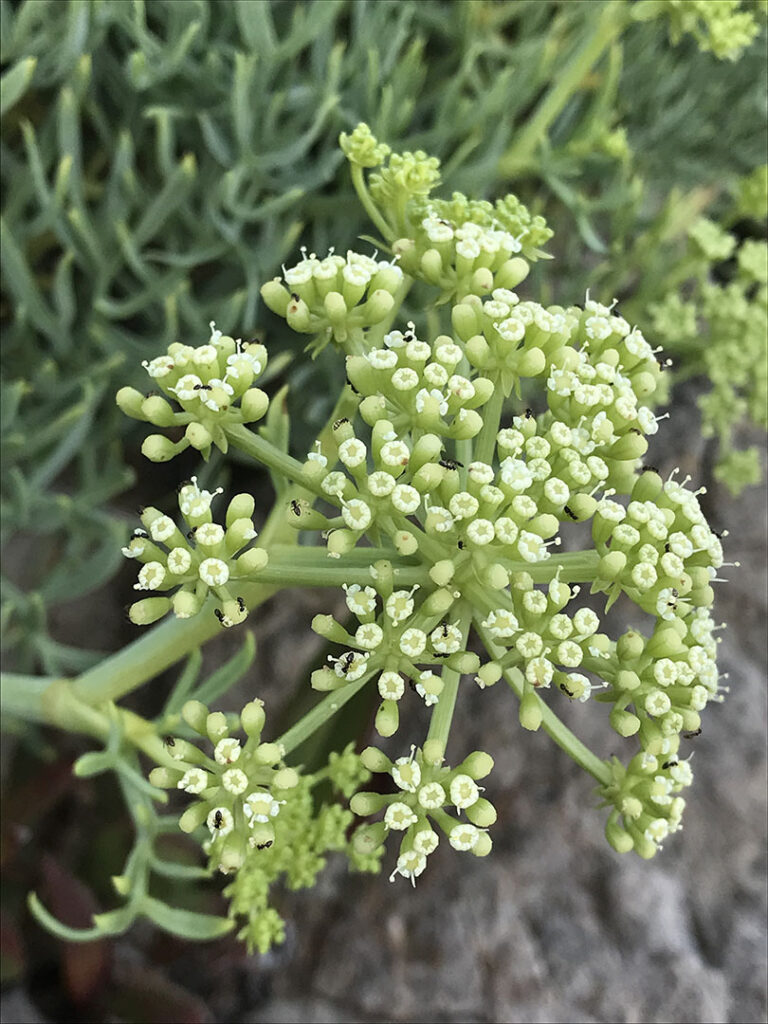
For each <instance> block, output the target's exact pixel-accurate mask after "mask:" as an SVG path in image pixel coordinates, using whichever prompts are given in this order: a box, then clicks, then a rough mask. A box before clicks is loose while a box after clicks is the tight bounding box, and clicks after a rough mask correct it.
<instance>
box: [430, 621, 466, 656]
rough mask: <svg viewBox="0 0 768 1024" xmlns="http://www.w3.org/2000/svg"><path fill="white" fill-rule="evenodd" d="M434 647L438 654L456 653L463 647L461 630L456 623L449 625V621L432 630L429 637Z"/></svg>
mask: <svg viewBox="0 0 768 1024" xmlns="http://www.w3.org/2000/svg"><path fill="white" fill-rule="evenodd" d="M429 639H430V641H431V643H432V649H433V650H434V651H437V652H438V654H455V653H456V651H458V650H460V649H461V641H462V638H461V630H460V629H459V627H458V626H457V625H456V624H451V625H449V624H448V623H447V622H445V623H443V625H442V626H437V627H436V628H435V629H433V630H432V633H431V634H430V637H429Z"/></svg>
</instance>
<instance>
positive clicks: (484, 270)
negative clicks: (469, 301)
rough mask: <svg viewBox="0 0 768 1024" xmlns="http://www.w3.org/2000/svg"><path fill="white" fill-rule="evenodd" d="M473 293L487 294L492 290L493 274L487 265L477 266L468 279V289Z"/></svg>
mask: <svg viewBox="0 0 768 1024" xmlns="http://www.w3.org/2000/svg"><path fill="white" fill-rule="evenodd" d="M468 290H469V291H470V292H472V294H473V295H488V294H489V293H490V292H492V291H493V274H492V273H491V271H490V270H489V269H488V267H478V268H477V270H475V271H474V272H473V274H472V277H471V278H470V279H469V289H468Z"/></svg>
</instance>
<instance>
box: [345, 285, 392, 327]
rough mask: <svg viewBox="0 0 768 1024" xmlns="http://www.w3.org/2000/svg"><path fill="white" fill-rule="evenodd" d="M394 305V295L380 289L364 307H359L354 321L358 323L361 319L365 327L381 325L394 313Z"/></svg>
mask: <svg viewBox="0 0 768 1024" xmlns="http://www.w3.org/2000/svg"><path fill="white" fill-rule="evenodd" d="M394 305H395V300H394V298H393V297H392V295H391V294H390V293H389V292H386V291H384V289H383V288H378V289H377V290H376V291H375V292H374V293H373V294H372V295H371V296H370V298H369V299H368V301H367V302H366V303H365V304H364V305H362V306H358V307H357V309H356V310H355V312H354V317H353V319H355V321H357V319H358V317H359V319H360V320H361V323H362V324H363V325H364V326H368V325H373V324H378V323H381V321H382V320H384V319H385V317H387V316H388V315H389V314H390V313H391V312H392V307H393V306H394Z"/></svg>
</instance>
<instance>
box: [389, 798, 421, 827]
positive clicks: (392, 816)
mask: <svg viewBox="0 0 768 1024" xmlns="http://www.w3.org/2000/svg"><path fill="white" fill-rule="evenodd" d="M417 821H418V818H417V817H416V815H415V814H414V813H413V811H412V810H411V808H410V807H409V806H408V804H404V803H402V802H401V801H399V800H396V801H395V802H394V803H392V804H390V805H389V807H387V809H386V811H385V812H384V824H385V825H386V826H387V828H389V829H394V830H395V831H397V832H404V831H405V829H407V828H409V826H411V825H414V824H415V823H416V822H417Z"/></svg>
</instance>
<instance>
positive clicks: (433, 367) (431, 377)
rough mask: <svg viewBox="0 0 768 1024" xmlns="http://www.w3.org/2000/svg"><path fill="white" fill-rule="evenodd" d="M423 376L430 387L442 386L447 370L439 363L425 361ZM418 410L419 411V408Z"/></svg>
mask: <svg viewBox="0 0 768 1024" xmlns="http://www.w3.org/2000/svg"><path fill="white" fill-rule="evenodd" d="M423 377H424V380H425V381H426V382H427V384H429V385H430V387H433V388H442V387H445V385H446V384H447V382H448V371H447V370H446V368H445V367H444V366H441V365H440V363H427V365H426V366H425V367H424V373H423ZM433 394H434V392H433ZM417 408H418V405H417ZM419 412H421V410H420V409H419Z"/></svg>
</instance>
